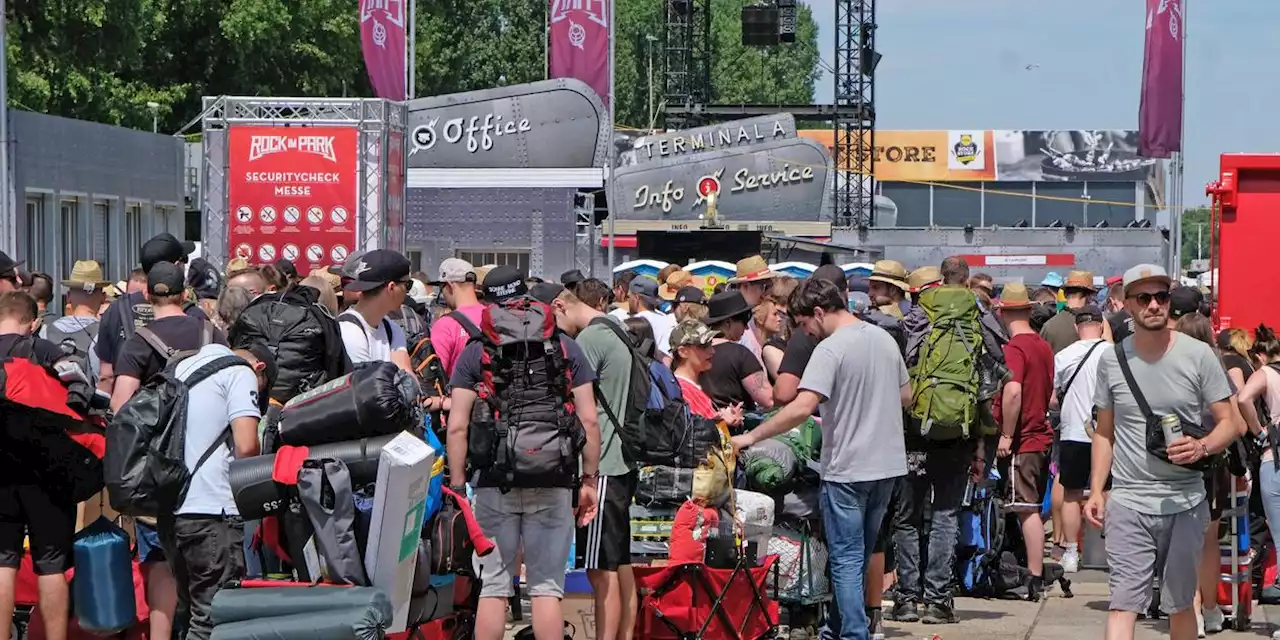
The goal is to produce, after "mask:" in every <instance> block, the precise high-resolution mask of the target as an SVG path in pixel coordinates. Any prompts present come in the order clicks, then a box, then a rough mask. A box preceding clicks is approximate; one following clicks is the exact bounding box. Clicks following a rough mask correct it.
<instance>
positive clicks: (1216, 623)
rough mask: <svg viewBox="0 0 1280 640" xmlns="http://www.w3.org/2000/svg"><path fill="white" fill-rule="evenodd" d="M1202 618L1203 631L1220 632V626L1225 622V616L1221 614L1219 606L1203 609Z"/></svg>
mask: <svg viewBox="0 0 1280 640" xmlns="http://www.w3.org/2000/svg"><path fill="white" fill-rule="evenodd" d="M1202 618H1203V620H1204V632H1205V633H1222V627H1223V626H1224V625H1225V624H1226V622H1227V617H1226V616H1225V615H1223V613H1222V609H1221V608H1220V607H1214V608H1212V609H1205V610H1204V615H1203V616H1202Z"/></svg>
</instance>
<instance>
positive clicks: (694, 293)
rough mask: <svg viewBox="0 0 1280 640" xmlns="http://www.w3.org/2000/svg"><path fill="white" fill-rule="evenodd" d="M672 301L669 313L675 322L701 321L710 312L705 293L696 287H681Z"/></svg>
mask: <svg viewBox="0 0 1280 640" xmlns="http://www.w3.org/2000/svg"><path fill="white" fill-rule="evenodd" d="M672 302H673V303H674V305H673V308H672V310H671V315H672V317H673V318H675V321H676V322H684V321H685V320H697V321H698V322H703V321H705V320H706V319H707V314H708V313H710V310H709V309H707V294H706V293H705V292H704V291H703V290H702V289H699V288H698V287H694V286H688V287H681V289H680V290H679V291H677V292H676V297H675V299H674V300H672ZM660 351H661V349H660Z"/></svg>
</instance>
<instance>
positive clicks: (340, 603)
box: [210, 583, 392, 626]
mask: <svg viewBox="0 0 1280 640" xmlns="http://www.w3.org/2000/svg"><path fill="white" fill-rule="evenodd" d="M289 584H290V586H280V587H268V588H256V589H247V588H246V589H222V590H220V591H218V593H217V595H215V596H214V597H213V609H212V611H211V612H210V615H211V616H212V618H213V624H214V625H215V626H221V625H224V624H230V623H233V622H245V621H254V620H260V619H262V618H275V617H280V616H291V615H297V614H304V613H318V612H321V611H330V610H338V609H373V610H374V611H378V612H381V613H382V614H383V615H384V616H385V617H386V618H387V619H388V620H389V619H390V618H391V613H392V610H391V599H390V598H388V597H387V594H386V592H385V591H383V590H382V589H377V588H375V587H333V586H325V585H316V586H295V585H293V583H289Z"/></svg>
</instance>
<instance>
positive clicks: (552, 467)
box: [468, 296, 586, 489]
mask: <svg viewBox="0 0 1280 640" xmlns="http://www.w3.org/2000/svg"><path fill="white" fill-rule="evenodd" d="M480 330H481V332H482V333H483V334H484V335H483V337H482V338H481V344H482V345H483V354H482V355H481V357H480V363H481V369H482V371H483V376H482V379H481V382H480V384H479V386H478V388H477V389H476V392H477V393H478V394H479V396H480V400H481V402H478V403H477V404H476V410H475V412H474V414H473V416H472V421H471V429H470V430H469V434H470V435H469V441H470V442H469V446H468V462H469V463H470V464H471V466H472V468H473V469H476V470H478V471H479V472H480V476H481V477H480V484H481V486H497V487H501V488H503V489H510V488H513V487H573V486H576V484H577V479H578V454H579V453H580V452H581V451H582V447H583V445H584V444H585V443H586V435H585V432H584V431H583V429H582V425H581V424H580V423H579V422H578V419H577V416H576V415H575V413H574V407H573V372H572V370H571V369H570V367H569V366H568V360H567V358H566V352H565V347H564V343H563V342H562V340H561V337H560V334H559V332H558V331H557V330H556V322H555V316H554V314H553V313H552V311H551V307H550V306H548V305H546V304H544V303H542V302H539V301H537V300H535V299H533V298H532V297H528V296H521V297H517V298H513V299H510V300H505V301H503V302H501V303H498V304H492V305H489V306H487V307H485V310H484V315H483V316H482V318H481V321H480Z"/></svg>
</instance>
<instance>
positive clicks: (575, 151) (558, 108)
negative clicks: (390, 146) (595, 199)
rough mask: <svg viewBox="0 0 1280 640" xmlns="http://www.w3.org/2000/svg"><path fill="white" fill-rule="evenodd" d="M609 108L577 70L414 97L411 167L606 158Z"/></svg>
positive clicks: (554, 164)
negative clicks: (564, 75)
mask: <svg viewBox="0 0 1280 640" xmlns="http://www.w3.org/2000/svg"><path fill="white" fill-rule="evenodd" d="M607 116H608V113H607V112H606V111H605V109H604V105H603V104H602V103H601V102H600V98H599V97H598V96H596V94H595V92H594V91H592V90H591V88H590V87H588V86H587V85H586V84H584V83H582V82H581V81H578V80H574V79H571V78H562V79H558V80H547V81H543V82H534V83H530V84H524V85H516V86H512V87H500V88H497V89H486V90H484V91H471V92H467V93H456V94H451V95H446V96H435V97H431V98H419V99H417V100H410V101H409V118H408V127H407V129H408V132H409V139H408V144H409V156H408V163H409V165H408V166H409V168H410V169H414V168H422V169H426V168H450V169H490V168H493V169H497V168H570V167H593V166H603V164H604V161H605V159H606V158H607V152H608V143H609V136H608V133H607V128H608V117H607Z"/></svg>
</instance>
